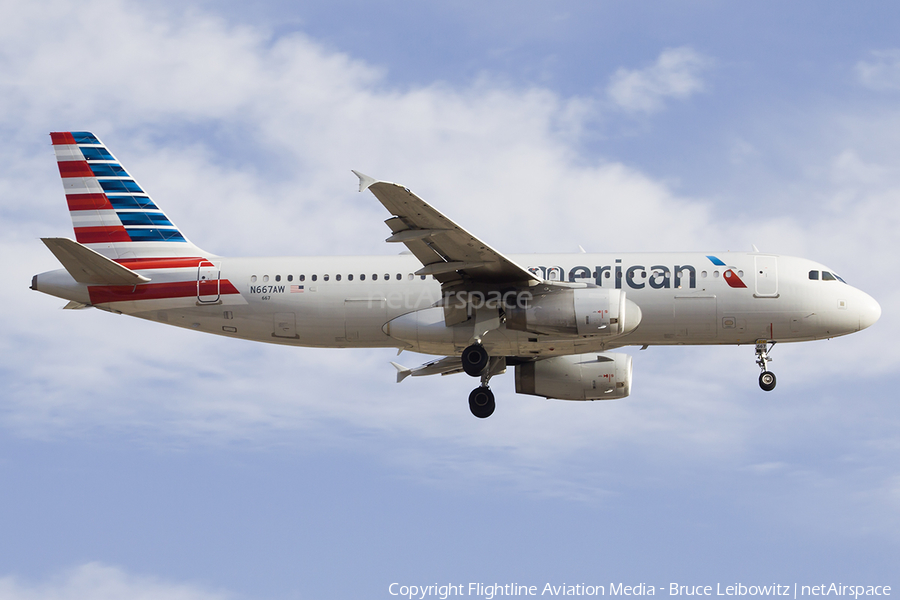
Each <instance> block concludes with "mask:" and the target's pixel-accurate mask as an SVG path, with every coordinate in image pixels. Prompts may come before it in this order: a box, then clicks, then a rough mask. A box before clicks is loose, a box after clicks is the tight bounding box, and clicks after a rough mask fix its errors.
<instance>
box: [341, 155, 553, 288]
mask: <svg viewBox="0 0 900 600" xmlns="http://www.w3.org/2000/svg"><path fill="white" fill-rule="evenodd" d="M353 173H354V174H355V175H356V176H357V177H359V191H363V190H366V189H368V190H370V191H371V192H372V193H373V194H375V197H376V198H378V200H379V201H380V202H381V203H382V204H383V205H384V207H385V208H387V209H388V211H389V212H390V213H391V214H392V215H394V216H393V217H391V218H390V219H388V220H387V221H385V223H387V225H388V227H390V228H391V232H392V233H393V235H391V236H390V237H389V238H387V240H385V241H387V242H402V243H404V244H406V247H407V248H409V251H410V252H412V253H413V254H414V255H415V257H416V258H418V259H419V261H421V263H422V268H421V269H419V270H418V271H416V275H434V277H435V279H437V280H438V281H440V282H441V284H443V285H447V284H451V285H452V284H456V283H463V282H467V281H468V282H475V283H489V284H504V283H519V284H521V283H527V282H530V281H534V282H540V281H541V279H540V278H539V277H538V276H536V275H535V274H533V273H531V272H529V271H527V270H526V269H524V268H523V267H521V266H519V265H517V264H516V263H514V262H513V261H511V260H510V259H508V258H507V257H505V256H503V255H502V254H500V253H499V252H497V251H496V250H494V249H493V248H491V247H490V246H488V245H487V244H485V243H484V242H482V241H481V240H479V239H478V238H476V237H475V236H473V235H472V234H471V233H469V232H468V231H466V230H465V229H463V228H462V227H460V226H459V225H457V224H456V223H454V222H453V221H451V220H450V219H449V218H447V217H446V216H444V215H443V214H441V212H440V211H438V210H436V209H435V208H433V207H432V206H431V205H429V204H428V203H427V202H425V201H424V200H422V199H421V198H419V197H418V196H416V195H415V194H413V193H412V192H411V191H409V190H408V189H407V188H405V187H403V186H402V185H397V184H396V183H388V182H386V181H377V180H375V179H372V178H371V177H369V176H367V175H363V174H362V173H359V172H357V171H353Z"/></svg>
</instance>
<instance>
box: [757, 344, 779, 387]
mask: <svg viewBox="0 0 900 600" xmlns="http://www.w3.org/2000/svg"><path fill="white" fill-rule="evenodd" d="M770 344H771V345H770ZM774 347H775V342H769V340H756V364H758V365H759V368H760V370H762V373H760V374H759V387H761V388H762V389H763V391H765V392H771V391H772V390H774V389H775V373H773V372H771V371H769V368H768V363H769V361H770V360H772V359H771V358H769V352H770V351H771V350H772V348H774Z"/></svg>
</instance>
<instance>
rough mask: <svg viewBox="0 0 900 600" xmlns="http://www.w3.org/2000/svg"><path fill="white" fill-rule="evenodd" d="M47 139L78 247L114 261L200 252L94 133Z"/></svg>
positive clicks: (180, 255) (63, 134)
mask: <svg viewBox="0 0 900 600" xmlns="http://www.w3.org/2000/svg"><path fill="white" fill-rule="evenodd" d="M50 137H51V139H52V140H53V149H54V151H55V152H56V161H57V165H58V166H59V174H60V176H61V177H62V183H63V189H64V190H65V192H66V201H67V202H68V204H69V213H70V214H71V216H72V226H73V227H74V228H75V239H76V241H77V242H78V243H79V244H83V245H85V246H87V247H88V248H90V249H91V250H94V251H95V252H98V253H99V254H102V255H103V256H106V257H108V258H111V259H113V260H117V259H128V258H145V257H176V256H178V257H182V256H200V255H202V254H204V253H203V251H202V250H200V249H199V248H197V247H196V246H194V245H193V244H192V243H191V242H190V241H188V240H187V238H186V237H185V236H184V235H183V234H182V233H181V231H180V230H179V229H178V227H176V226H175V224H174V223H172V221H171V220H170V219H169V218H168V217H167V216H166V214H165V213H164V212H163V211H162V210H160V209H159V207H158V206H157V205H156V203H155V202H154V201H153V199H152V198H150V196H149V195H148V194H147V193H146V192H145V191H144V189H143V188H142V187H141V186H140V185H139V184H138V183H137V181H135V179H134V178H133V177H132V176H131V175H130V174H129V173H128V172H127V171H126V170H125V168H124V167H122V165H121V163H120V162H119V161H118V159H116V157H115V156H113V155H112V153H110V152H109V150H108V149H107V148H106V146H104V145H103V143H102V142H101V141H100V140H99V139H97V137H96V136H95V135H94V134H92V133H90V132H87V131H67V132H57V133H51V134H50Z"/></svg>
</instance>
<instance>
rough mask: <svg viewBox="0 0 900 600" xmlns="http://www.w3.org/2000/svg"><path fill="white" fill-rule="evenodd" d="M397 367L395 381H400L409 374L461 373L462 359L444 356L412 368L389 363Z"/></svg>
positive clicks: (414, 375)
mask: <svg viewBox="0 0 900 600" xmlns="http://www.w3.org/2000/svg"><path fill="white" fill-rule="evenodd" d="M391 364H392V365H394V368H395V369H397V383H400V382H401V381H403V380H404V379H406V378H407V377H409V376H410V375H412V376H413V377H422V376H424V375H453V374H454V373H462V372H463V366H462V359H461V358H460V357H458V356H445V357H443V358H436V359H434V360H431V361H428V362H427V363H425V364H424V365H421V366H418V367H413V368H412V369H410V368H407V367H404V366H403V365H399V364H397V363H395V362H392V363H391Z"/></svg>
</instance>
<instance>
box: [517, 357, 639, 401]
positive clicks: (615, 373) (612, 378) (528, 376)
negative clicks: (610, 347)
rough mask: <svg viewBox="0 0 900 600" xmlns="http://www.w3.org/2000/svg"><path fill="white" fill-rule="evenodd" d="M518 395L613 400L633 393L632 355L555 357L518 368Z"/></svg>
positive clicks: (518, 366) (563, 398) (562, 398)
mask: <svg viewBox="0 0 900 600" xmlns="http://www.w3.org/2000/svg"><path fill="white" fill-rule="evenodd" d="M516 393H518V394H530V395H532V396H544V397H546V398H556V399H559V400H613V399H618V398H624V397H625V396H627V395H628V394H630V393H631V356H629V355H628V354H623V353H621V352H609V353H603V354H596V353H592V354H574V355H570V356H555V357H553V358H546V359H543V360H537V361H534V362H530V363H525V364H521V365H516Z"/></svg>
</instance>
